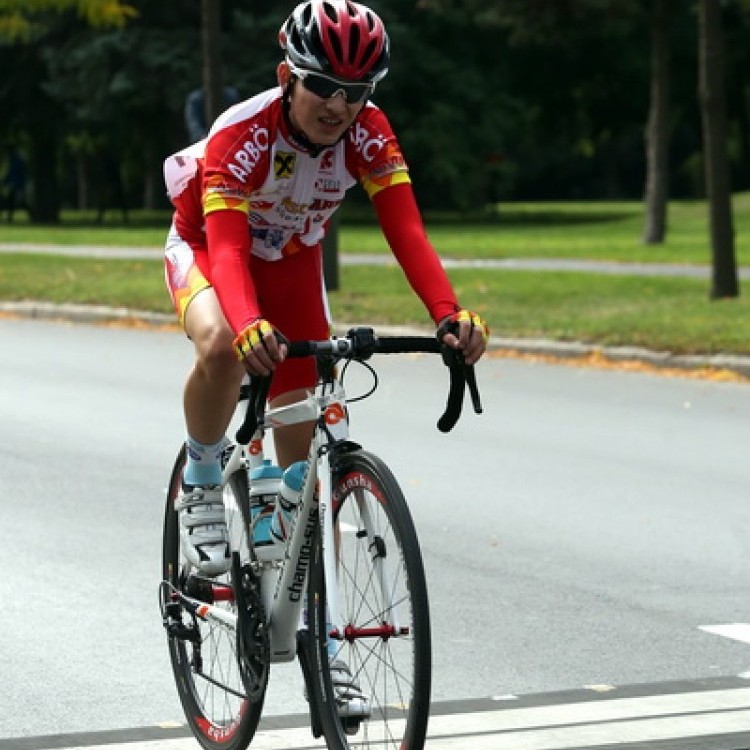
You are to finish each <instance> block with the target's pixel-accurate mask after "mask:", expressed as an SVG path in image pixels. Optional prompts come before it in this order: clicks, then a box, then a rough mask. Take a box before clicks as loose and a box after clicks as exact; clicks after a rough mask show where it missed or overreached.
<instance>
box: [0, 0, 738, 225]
mask: <svg viewBox="0 0 750 750" xmlns="http://www.w3.org/2000/svg"><path fill="white" fill-rule="evenodd" d="M294 4H295V3H294V2H293V1H292V2H287V1H285V2H278V1H275V2H274V1H271V0H254V2H252V3H248V2H246V0H222V3H221V7H222V57H223V80H224V82H225V83H226V84H228V85H232V86H234V87H236V89H237V90H238V91H239V93H240V95H241V96H242V97H243V98H244V97H247V96H251V95H252V94H254V93H256V92H257V91H260V90H262V89H264V88H267V87H269V86H271V85H273V84H274V81H275V77H274V69H275V65H276V63H277V61H278V59H279V54H278V48H277V43H276V34H277V30H278V27H279V25H280V23H281V21H282V20H283V18H284V17H285V16H286V15H287V14H288V13H289V11H290V10H291V9H292V8H293V6H294ZM87 5H88V6H92V7H93V5H97V4H96V3H88V4H87V3H78V4H76V3H72V2H68V3H65V2H58V3H55V2H53V1H52V0H48V2H36V3H34V2H32V3H25V4H24V3H20V4H19V3H16V2H10V0H0V21H2V18H3V16H5V17H6V18H7V17H8V12H9V9H10V10H11V11H13V12H15V13H20V12H21V11H19V10H18V8H19V7H20V8H25V10H23V11H22V15H23V17H25V18H28V19H31V21H33V24H34V25H33V27H31V29H30V31H29V32H28V33H26V34H25V35H24V36H23V37H21V38H14V39H13V40H12V41H8V40H7V39H6V41H5V42H3V43H2V44H0V68H1V69H2V70H3V75H2V78H0V104H1V105H2V111H3V118H2V120H0V141H2V142H3V143H4V144H6V145H8V144H10V145H13V146H15V147H17V148H18V149H19V150H20V151H21V152H22V154H23V155H24V156H25V157H26V158H27V160H28V161H29V164H30V173H31V189H32V191H33V201H32V203H33V209H34V212H35V218H36V219H37V220H40V221H44V220H54V219H55V218H56V216H57V212H58V210H59V208H60V207H76V208H87V207H90V208H102V207H104V206H119V205H120V204H124V205H126V206H127V207H130V208H137V207H144V208H160V207H164V206H166V201H165V198H164V195H163V187H162V184H161V163H162V160H163V158H164V157H165V156H166V155H167V154H169V153H171V152H172V151H174V150H176V149H178V148H180V147H182V146H184V145H185V144H186V143H187V142H188V136H187V131H186V127H185V121H184V113H183V110H184V106H185V99H186V96H187V95H188V94H189V93H190V92H191V91H193V90H194V89H196V88H198V87H199V86H200V85H201V59H200V3H197V2H195V1H194V0H170V2H169V3H154V2H148V1H147V0H128V2H127V6H126V7H127V8H131V9H132V10H133V12H132V13H127V14H125V17H121V18H119V19H117V20H116V22H112V23H110V24H107V23H106V19H101V18H99V19H98V21H97V22H96V23H94V21H96V18H94V21H92V18H90V17H87V16H86V14H85V13H82V12H81V7H85V6H87ZM99 5H102V3H99ZM370 5H371V6H372V7H373V8H374V9H376V10H377V11H378V12H379V13H380V14H381V15H382V16H383V18H384V20H385V21H386V25H387V27H388V29H389V33H390V36H391V40H392V50H393V57H392V66H391V71H390V74H389V76H388V78H387V79H386V80H385V81H384V82H383V84H382V85H381V87H380V88H379V89H378V91H377V92H376V95H375V97H374V100H375V101H376V103H378V104H379V105H381V106H382V107H383V108H384V109H385V111H386V112H387V113H388V115H389V117H390V119H391V121H392V123H393V125H394V128H395V129H396V132H397V133H398V135H399V139H400V141H401V143H402V146H403V148H404V150H405V152H406V155H407V159H408V161H409V163H410V165H411V169H412V177H413V180H414V183H415V186H416V190H417V192H418V195H419V198H420V200H421V202H422V205H423V206H424V207H425V208H427V209H429V208H440V209H447V208H450V209H458V210H462V211H467V210H475V211H479V212H481V210H482V209H483V208H484V207H485V206H487V205H488V204H492V203H496V202H498V201H510V200H530V199H531V200H539V199H545V200H546V199H591V198H596V199H604V198H608V199H612V198H639V197H641V196H642V193H643V185H644V179H645V175H644V153H643V151H644V149H643V130H644V126H645V123H646V118H647V114H648V90H649V88H648V86H649V84H648V80H649V35H648V22H647V19H648V12H649V9H650V5H651V4H650V2H648V0H533V1H531V0H372V2H371V3H370ZM53 6H71V7H70V8H68V9H67V10H66V9H63V11H62V12H60V11H59V10H57V11H54V10H53V9H52V8H53ZM109 6H116V7H120V8H122V7H123V6H121V5H118V3H109ZM722 6H723V10H724V21H725V43H726V49H727V94H728V95H727V102H728V109H729V111H728V117H729V124H730V140H731V142H730V155H731V166H732V188H733V190H735V191H740V190H745V189H748V188H749V187H750V116H749V115H748V113H749V112H750V82H749V81H748V71H750V45H748V44H747V39H748V37H749V36H750V4H749V3H748V2H747V0H723V2H722ZM14 8H15V10H14ZM1 31H2V23H0V32H1ZM696 35H697V31H696V18H695V7H694V3H693V2H674V3H673V4H672V42H673V65H672V71H673V76H674V80H673V97H672V99H673V108H674V109H673V123H672V141H671V151H672V153H671V159H670V165H671V175H670V184H671V194H672V196H673V197H701V196H702V195H703V179H702V171H701V131H700V117H699V113H698V104H697V99H696V89H697V60H696V56H697V55H696ZM358 199H359V200H364V196H363V195H360V196H359V198H358Z"/></svg>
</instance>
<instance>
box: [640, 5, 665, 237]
mask: <svg viewBox="0 0 750 750" xmlns="http://www.w3.org/2000/svg"><path fill="white" fill-rule="evenodd" d="M670 4H671V0H654V2H653V6H652V9H651V18H650V26H651V102H650V105H649V115H648V123H647V125H646V196H645V202H646V206H645V209H646V224H645V227H644V230H643V242H644V244H646V245H656V244H660V243H662V242H664V237H665V235H666V231H667V201H668V199H669V110H670V107H669V99H670V59H671V45H670V39H669V26H670Z"/></svg>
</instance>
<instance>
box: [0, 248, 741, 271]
mask: <svg viewBox="0 0 750 750" xmlns="http://www.w3.org/2000/svg"><path fill="white" fill-rule="evenodd" d="M0 253H38V254H41V255H69V256H73V257H81V258H125V259H158V258H161V257H162V255H163V253H164V251H163V249H162V248H160V247H106V246H94V245H87V246H85V247H78V246H69V247H68V246H65V245H36V244H20V243H19V244H14V243H4V244H0ZM339 259H340V261H341V264H342V265H345V266H375V265H395V263H396V261H395V260H394V258H393V257H392V256H390V255H388V254H375V253H364V254H357V255H352V254H347V253H343V254H341V255H340V256H339ZM442 261H443V265H444V266H445V267H446V268H486V269H506V270H518V271H526V270H529V271H579V272H582V273H602V274H609V275H616V276H680V277H691V278H706V279H707V278H709V277H710V274H711V268H710V266H707V265H692V264H689V263H620V262H615V261H599V260H580V259H576V258H476V259H471V258H465V259H459V258H443V259H442ZM738 274H739V276H740V278H741V279H750V268H740V269H739V272H738Z"/></svg>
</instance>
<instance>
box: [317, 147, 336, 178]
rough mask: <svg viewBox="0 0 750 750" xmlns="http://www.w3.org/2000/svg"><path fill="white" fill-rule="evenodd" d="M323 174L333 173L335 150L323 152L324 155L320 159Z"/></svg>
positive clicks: (330, 149)
mask: <svg viewBox="0 0 750 750" xmlns="http://www.w3.org/2000/svg"><path fill="white" fill-rule="evenodd" d="M319 169H320V171H321V172H328V173H330V172H333V149H332V148H329V149H328V150H327V151H324V152H323V155H322V156H321V157H320V167H319Z"/></svg>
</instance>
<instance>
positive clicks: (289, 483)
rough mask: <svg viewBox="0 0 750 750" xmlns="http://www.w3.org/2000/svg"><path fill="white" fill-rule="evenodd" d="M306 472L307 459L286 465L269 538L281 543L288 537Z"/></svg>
mask: <svg viewBox="0 0 750 750" xmlns="http://www.w3.org/2000/svg"><path fill="white" fill-rule="evenodd" d="M306 474H307V461H297V462H296V463H293V464H292V465H291V466H289V467H287V469H286V471H285V472H284V475H283V476H282V478H281V487H280V489H279V494H278V497H277V499H276V507H275V509H274V512H273V517H272V519H271V538H272V539H273V541H275V542H279V543H283V542H285V541H286V540H287V538H288V537H289V528H290V526H291V522H292V515H293V514H294V509H295V508H296V507H297V505H298V504H299V499H300V494H301V492H302V485H303V484H304V482H305V475H306Z"/></svg>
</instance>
